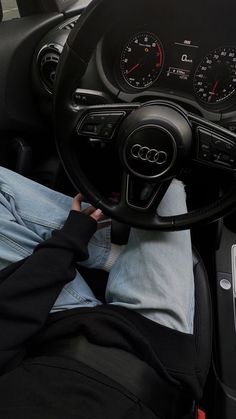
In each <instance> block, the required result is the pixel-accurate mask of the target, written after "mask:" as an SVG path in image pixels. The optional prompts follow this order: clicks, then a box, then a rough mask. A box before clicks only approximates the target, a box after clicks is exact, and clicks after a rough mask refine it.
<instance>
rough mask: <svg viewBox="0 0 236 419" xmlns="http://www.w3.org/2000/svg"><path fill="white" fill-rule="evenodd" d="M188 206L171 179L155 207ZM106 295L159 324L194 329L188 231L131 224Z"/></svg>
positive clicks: (164, 210)
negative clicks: (163, 230) (132, 226)
mask: <svg viewBox="0 0 236 419" xmlns="http://www.w3.org/2000/svg"><path fill="white" fill-rule="evenodd" d="M186 211H187V208H186V199H185V191H184V186H183V185H182V183H181V182H179V181H177V180H174V181H173V182H172V184H171V185H170V187H169V189H168V191H167V193H166V194H165V196H164V198H163V200H162V202H161V204H160V206H159V208H158V212H159V213H160V214H162V215H177V214H180V213H184V212H186ZM106 301H107V303H110V304H115V305H120V306H123V307H126V308H129V309H132V310H136V311H137V312H139V313H140V314H142V315H144V316H145V317H147V318H149V319H151V320H153V321H155V322H158V323H160V324H162V325H164V326H167V327H170V328H173V329H176V330H179V331H182V332H185V333H192V332H193V315H194V277H193V261H192V249H191V239H190V232H189V231H186V230H185V231H178V232H161V231H144V230H138V229H134V228H132V229H131V233H130V239H129V242H128V244H127V246H126V248H125V250H124V251H123V252H122V253H121V255H120V256H119V257H118V259H117V261H116V262H115V264H114V266H113V267H112V269H111V271H110V274H109V280H108V285H107V290H106Z"/></svg>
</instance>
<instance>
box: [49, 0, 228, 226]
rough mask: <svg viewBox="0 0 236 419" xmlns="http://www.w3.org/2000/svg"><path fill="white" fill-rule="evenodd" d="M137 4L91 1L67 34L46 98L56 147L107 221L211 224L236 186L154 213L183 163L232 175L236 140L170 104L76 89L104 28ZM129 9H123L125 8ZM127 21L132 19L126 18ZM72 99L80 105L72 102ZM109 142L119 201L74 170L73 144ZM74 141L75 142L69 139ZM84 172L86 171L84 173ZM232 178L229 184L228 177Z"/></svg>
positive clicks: (131, 0) (74, 180)
mask: <svg viewBox="0 0 236 419" xmlns="http://www.w3.org/2000/svg"><path fill="white" fill-rule="evenodd" d="M142 2H143V0H135V1H134V0H119V1H117V0H94V1H92V3H90V5H89V7H88V8H87V10H86V12H85V13H83V14H82V16H81V17H80V18H79V21H78V23H77V25H76V27H75V29H74V30H73V31H72V32H71V34H70V36H69V38H68V40H67V43H66V45H65V47H64V50H63V53H62V57H61V60H60V63H59V67H58V71H57V77H56V84H55V95H54V121H55V136H56V144H57V149H58V152H59V155H60V158H61V161H62V163H63V165H64V167H65V170H66V172H67V174H68V176H69V177H70V179H71V181H72V183H73V184H74V185H75V187H76V188H77V189H78V190H80V191H81V192H83V194H84V195H85V197H86V198H87V199H88V200H89V202H91V203H92V204H93V205H94V206H96V207H99V208H101V209H102V210H103V212H104V213H105V214H107V215H109V216H111V218H113V219H115V220H117V221H120V222H123V223H125V224H129V225H132V226H136V227H139V228H145V229H157V230H158V229H159V230H169V231H174V230H180V229H187V228H190V227H191V226H193V225H196V224H198V223H202V222H210V221H214V220H216V219H218V218H220V217H222V216H223V215H225V214H226V213H229V212H230V211H232V210H233V209H234V208H235V205H236V187H235V184H234V181H233V187H232V188H231V190H230V191H228V192H227V193H226V194H224V195H223V196H222V197H220V198H219V199H218V200H217V201H215V202H213V203H211V204H210V205H208V206H206V207H204V208H201V209H198V210H194V211H192V212H190V213H186V214H182V215H176V216H168V217H163V216H160V215H159V214H158V212H157V211H156V208H157V207H158V204H159V202H160V201H161V199H162V197H163V195H164V193H165V191H166V190H167V188H168V186H169V184H170V182H171V180H172V179H173V178H174V177H176V176H178V173H179V172H180V170H181V169H182V168H183V167H184V166H185V164H186V163H187V162H189V160H190V159H192V160H194V161H195V162H196V163H197V164H199V168H201V165H202V164H207V165H208V166H209V168H212V170H216V169H217V170H218V169H223V170H226V171H228V172H230V173H232V175H233V176H234V173H235V171H236V135H235V134H233V133H231V132H230V131H228V130H226V129H224V128H222V127H220V126H218V125H215V124H213V123H211V122H208V121H205V120H204V119H202V118H200V117H198V116H196V115H193V114H190V113H188V112H186V111H185V110H184V109H182V108H181V107H180V106H178V105H176V104H175V103H172V102H168V101H162V100H157V101H152V102H147V103H145V104H140V103H118V104H116V103H114V104H109V103H107V101H106V99H105V96H104V95H102V94H101V92H94V91H91V92H89V91H84V90H80V89H78V87H79V86H80V80H81V78H82V77H83V75H84V74H85V71H86V69H87V67H88V63H89V61H90V59H91V57H92V54H93V53H94V51H95V48H96V46H97V44H98V42H99V40H100V39H101V38H102V36H103V35H104V31H105V28H107V22H113V21H117V19H118V20H119V19H120V21H121V20H122V16H123V13H124V10H125V13H126V15H127V13H129V10H132V4H135V7H137V4H139V3H140V4H141V3H142ZM128 6H129V7H128ZM130 19H132V16H130ZM75 95H77V97H78V96H79V97H80V99H81V103H80V105H78V103H76V102H75V100H74V99H75ZM91 137H92V138H96V140H97V141H99V140H100V141H103V142H110V144H111V145H112V146H113V147H114V153H116V155H117V156H119V160H120V165H121V167H122V170H123V173H124V175H123V181H122V185H121V198H120V201H119V202H117V203H114V202H113V201H110V200H109V199H107V198H105V197H104V196H102V194H101V193H100V192H99V191H98V189H97V188H96V187H95V186H94V185H93V184H91V182H90V180H89V179H88V176H87V175H86V173H85V170H84V169H83V168H82V166H83V165H81V158H83V156H82V157H81V156H78V153H77V151H76V143H78V141H83V139H84V138H87V139H89V138H91ZM75 138H76V140H75ZM90 170H91V168H90ZM233 176H232V179H233Z"/></svg>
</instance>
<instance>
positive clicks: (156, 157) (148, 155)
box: [131, 144, 168, 164]
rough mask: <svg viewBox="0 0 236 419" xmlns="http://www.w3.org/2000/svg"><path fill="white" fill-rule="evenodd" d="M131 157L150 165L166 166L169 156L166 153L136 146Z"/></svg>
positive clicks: (132, 149)
mask: <svg viewBox="0 0 236 419" xmlns="http://www.w3.org/2000/svg"><path fill="white" fill-rule="evenodd" d="M131 156H132V157H133V158H134V159H138V160H142V161H147V162H148V163H156V164H164V163H166V162H167V158H168V155H167V153H166V152H165V151H158V150H156V149H155V148H149V147H146V146H144V147H142V146H141V145H140V144H134V145H133V147H132V148H131Z"/></svg>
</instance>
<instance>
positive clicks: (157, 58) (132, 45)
mask: <svg viewBox="0 0 236 419" xmlns="http://www.w3.org/2000/svg"><path fill="white" fill-rule="evenodd" d="M163 61H164V54H163V48H162V45H161V42H160V41H159V39H158V37H157V36H156V35H155V34H153V33H149V32H140V33H138V34H137V35H135V36H133V37H132V38H131V39H130V40H129V41H128V42H127V44H126V45H125V47H124V48H123V51H122V54H121V59H120V68H121V74H122V76H123V78H124V80H125V82H126V83H128V84H129V85H130V86H132V87H134V88H136V89H143V88H147V87H149V86H151V85H152V84H153V83H154V82H155V81H156V80H157V78H158V77H159V75H160V73H161V70H162V67H163Z"/></svg>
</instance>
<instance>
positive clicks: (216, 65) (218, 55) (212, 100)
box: [193, 47, 236, 105]
mask: <svg viewBox="0 0 236 419" xmlns="http://www.w3.org/2000/svg"><path fill="white" fill-rule="evenodd" d="M193 85H194V90H195V94H196V96H197V97H198V98H199V99H200V100H201V101H202V102H204V103H205V104H208V105H214V104H215V105H216V104H220V103H222V102H224V101H226V100H228V99H229V98H230V97H231V96H232V95H234V93H235V92H236V48H234V47H222V48H217V49H215V50H214V51H212V52H210V53H209V54H208V55H207V56H206V57H205V58H204V59H203V60H202V62H201V63H200V65H199V66H198V68H197V70H196V72H195V75H194V81H193Z"/></svg>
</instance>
